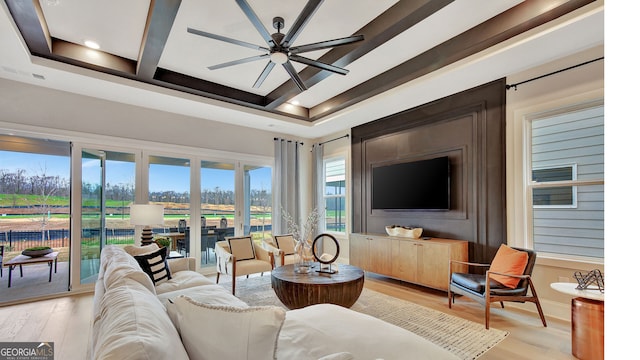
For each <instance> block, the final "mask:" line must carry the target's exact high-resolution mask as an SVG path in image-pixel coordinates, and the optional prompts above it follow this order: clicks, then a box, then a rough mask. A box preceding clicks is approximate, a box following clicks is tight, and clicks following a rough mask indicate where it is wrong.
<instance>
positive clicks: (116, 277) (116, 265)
mask: <svg viewBox="0 0 640 360" xmlns="http://www.w3.org/2000/svg"><path fill="white" fill-rule="evenodd" d="M100 266H101V273H102V274H99V277H100V276H102V283H103V284H104V288H105V290H109V289H110V288H111V287H113V286H117V285H118V282H119V281H120V280H122V279H132V280H135V281H137V282H139V283H140V284H142V285H144V286H145V287H146V288H147V289H148V290H149V291H150V292H152V293H153V294H155V293H156V290H155V286H154V285H153V281H151V278H149V276H148V275H147V274H145V273H144V271H142V268H140V264H138V262H137V261H136V259H134V258H133V257H132V256H129V255H128V254H127V253H126V252H124V251H123V250H122V248H120V247H118V246H116V245H107V246H105V247H104V248H103V249H102V252H101V254H100Z"/></svg>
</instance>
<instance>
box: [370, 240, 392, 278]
mask: <svg viewBox="0 0 640 360" xmlns="http://www.w3.org/2000/svg"><path fill="white" fill-rule="evenodd" d="M368 239H369V271H371V272H374V273H376V274H380V275H387V276H390V275H391V242H392V240H391V239H390V238H388V237H386V236H369V237H368Z"/></svg>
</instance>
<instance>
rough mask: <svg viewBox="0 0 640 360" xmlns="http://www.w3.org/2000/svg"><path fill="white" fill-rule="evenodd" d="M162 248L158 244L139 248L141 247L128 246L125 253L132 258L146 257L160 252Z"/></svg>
mask: <svg viewBox="0 0 640 360" xmlns="http://www.w3.org/2000/svg"><path fill="white" fill-rule="evenodd" d="M159 248H160V247H159V246H158V244H156V243H151V244H149V245H144V246H139V245H127V246H125V247H124V248H123V249H124V251H125V252H126V253H127V254H129V255H131V256H138V255H144V254H148V253H152V252H154V251H156V250H158V249H159Z"/></svg>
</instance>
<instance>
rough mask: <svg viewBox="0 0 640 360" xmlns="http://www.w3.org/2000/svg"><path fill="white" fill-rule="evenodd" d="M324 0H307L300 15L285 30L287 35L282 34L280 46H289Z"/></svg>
mask: <svg viewBox="0 0 640 360" xmlns="http://www.w3.org/2000/svg"><path fill="white" fill-rule="evenodd" d="M323 1H324V0H309V1H308V2H307V5H305V6H304V9H302V12H300V15H298V18H297V19H296V21H295V22H294V23H293V25H292V26H291V27H290V28H289V31H287V35H285V36H284V39H283V40H282V44H281V45H282V46H290V45H291V44H293V42H294V41H295V40H296V38H297V37H298V35H300V33H301V32H302V29H304V27H305V26H306V25H307V23H308V22H309V20H311V16H313V14H314V13H315V12H316V10H318V8H319V7H320V5H321V4H322V2H323Z"/></svg>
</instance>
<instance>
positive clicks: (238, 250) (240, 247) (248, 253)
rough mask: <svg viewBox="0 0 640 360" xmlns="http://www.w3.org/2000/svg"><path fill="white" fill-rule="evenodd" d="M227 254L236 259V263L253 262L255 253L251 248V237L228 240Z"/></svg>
mask: <svg viewBox="0 0 640 360" xmlns="http://www.w3.org/2000/svg"><path fill="white" fill-rule="evenodd" d="M227 241H228V242H229V252H230V253H231V254H232V255H233V256H235V257H236V260H237V261H242V260H253V259H255V258H256V251H255V250H254V248H253V239H251V236H244V237H237V238H229V239H227Z"/></svg>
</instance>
